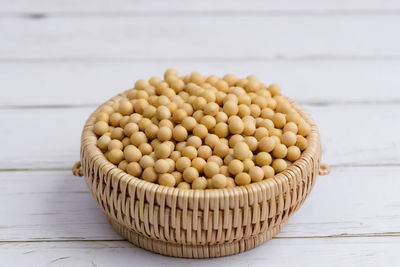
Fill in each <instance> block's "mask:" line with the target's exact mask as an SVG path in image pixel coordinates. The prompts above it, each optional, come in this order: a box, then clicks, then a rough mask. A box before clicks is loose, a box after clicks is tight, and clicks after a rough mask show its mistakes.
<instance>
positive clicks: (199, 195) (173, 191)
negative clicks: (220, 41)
mask: <svg viewBox="0 0 400 267" xmlns="http://www.w3.org/2000/svg"><path fill="white" fill-rule="evenodd" d="M130 90H131V89H129V90H127V91H125V92H123V93H121V94H118V95H116V96H114V97H112V98H111V99H109V100H108V101H106V102H105V103H103V104H102V105H100V106H99V107H98V108H97V109H96V110H95V111H94V112H93V113H92V114H91V115H90V116H89V118H88V119H87V121H86V123H85V126H84V128H83V132H82V145H81V152H82V151H83V150H85V152H88V153H87V155H88V157H90V158H92V159H94V158H96V160H95V161H93V162H94V164H96V163H97V164H98V165H99V169H102V170H104V171H106V172H107V173H110V174H111V175H112V177H113V178H116V179H117V182H120V181H121V180H124V182H127V183H128V184H131V183H135V185H136V188H137V189H143V190H144V191H145V192H149V190H150V191H153V192H154V191H155V192H158V193H159V192H162V194H165V195H166V196H171V197H172V196H176V197H178V198H180V197H185V198H187V197H189V198H195V199H203V198H210V197H211V198H224V197H229V195H232V194H234V195H236V194H242V195H250V194H254V193H257V192H264V193H265V190H266V189H271V187H276V186H279V185H280V184H282V179H288V177H298V176H299V175H297V174H298V173H301V171H302V170H303V169H304V167H303V166H304V165H311V163H310V161H313V159H312V156H313V155H315V154H317V153H319V151H320V142H319V140H320V136H319V131H318V127H317V125H316V124H315V122H314V121H313V119H312V118H311V116H310V115H309V113H308V112H307V111H306V110H305V109H304V108H303V107H301V105H299V104H298V103H296V102H295V101H293V100H291V99H290V98H288V97H286V96H284V97H285V98H286V99H287V100H288V101H289V102H290V104H291V105H292V106H293V108H294V109H295V110H296V111H297V112H299V113H300V115H301V116H302V118H303V119H304V120H305V121H306V122H307V123H309V124H310V126H311V133H310V134H309V136H308V137H307V140H308V147H307V148H306V150H304V151H303V152H302V153H301V157H300V158H299V159H298V160H296V161H295V162H294V163H293V164H292V165H290V167H289V168H287V169H285V170H284V171H282V172H280V173H278V174H276V175H275V176H274V177H272V178H268V179H264V180H262V181H260V182H256V183H251V184H249V185H245V186H235V187H233V188H223V189H205V190H203V189H202V190H200V189H180V188H176V187H167V186H163V185H159V184H155V183H151V182H147V181H145V180H142V179H140V178H138V177H134V176H132V175H130V174H128V173H127V172H125V171H123V170H121V169H119V168H118V167H117V166H115V165H114V164H112V163H111V162H110V161H108V160H107V159H106V158H105V156H104V154H103V152H102V151H101V150H100V149H99V148H98V147H97V136H96V135H95V133H94V132H93V125H94V123H95V120H96V115H97V113H98V112H100V109H101V108H102V107H103V106H105V105H110V104H113V103H114V102H116V101H119V100H120V99H121V98H123V97H124V96H126V94H127V93H128V92H129V91H130ZM82 154H83V153H81V155H82ZM316 165H317V166H318V165H319V162H318V163H316ZM272 191H273V190H267V192H272ZM284 191H286V190H285V189H284Z"/></svg>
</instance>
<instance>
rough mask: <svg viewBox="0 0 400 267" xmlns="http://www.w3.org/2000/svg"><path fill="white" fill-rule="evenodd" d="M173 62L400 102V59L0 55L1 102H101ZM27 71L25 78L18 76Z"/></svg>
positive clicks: (329, 99)
mask: <svg viewBox="0 0 400 267" xmlns="http://www.w3.org/2000/svg"><path fill="white" fill-rule="evenodd" d="M171 66H172V67H175V68H177V69H178V70H179V71H180V72H181V73H190V72H191V71H193V69H194V68H196V70H197V71H200V72H201V73H204V74H214V73H216V74H218V75H224V74H226V73H228V72H231V73H235V74H236V75H238V76H247V75H249V74H254V75H257V76H258V77H259V78H260V79H261V80H263V81H265V82H267V83H278V84H280V85H281V87H282V90H283V92H284V93H285V94H286V95H288V96H290V97H291V98H293V99H296V100H297V101H299V102H301V103H316V104H318V103H327V104H338V103H377V102H378V103H399V102H400V90H398V89H399V88H400V80H399V79H398V75H399V73H400V64H399V61H397V60H371V59H370V60H363V59H362V60H343V59H321V60H312V59H311V60H273V61H268V60H267V61H258V60H244V61H242V60H234V59H233V60H215V61H214V60H213V61H211V60H176V61H175V60H174V61H171V60H154V61H151V62H147V61H146V60H141V61H139V60H127V61H124V60H122V61H118V60H115V61H114V60H111V61H107V60H106V61H101V60H100V61H96V60H94V61H90V60H89V61H79V60H78V61H70V62H47V61H40V60H39V61H34V62H13V63H10V62H1V60H0V80H1V83H2V86H4V88H7V89H8V90H4V91H2V92H1V93H0V95H1V97H0V105H2V106H13V107H14V106H32V105H88V104H91V105H95V104H99V103H102V102H104V101H105V100H106V99H108V98H110V97H111V96H113V95H116V94H118V93H119V92H121V91H122V90H124V89H128V88H131V87H132V86H133V84H134V81H136V80H137V79H142V78H145V77H146V78H150V77H151V76H153V75H157V76H159V77H160V76H162V75H163V72H164V71H165V70H166V69H167V68H169V67H171ZM21 75H23V76H24V79H16V78H15V77H19V76H21ZM61 81H62V82H61ZM33 88H34V89H35V90H33ZM21 91H22V93H23V94H24V95H25V96H26V97H21ZM44 95H45V96H46V97H43V96H44Z"/></svg>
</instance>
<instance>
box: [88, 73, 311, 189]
mask: <svg viewBox="0 0 400 267" xmlns="http://www.w3.org/2000/svg"><path fill="white" fill-rule="evenodd" d="M93 131H94V133H95V134H96V135H97V136H98V141H97V146H98V148H99V149H100V150H101V151H102V152H103V153H104V155H105V157H106V158H107V159H108V160H109V161H110V162H112V163H113V164H115V165H117V166H118V168H120V169H121V170H123V171H126V172H127V173H129V174H131V175H132V176H135V177H138V178H140V179H143V180H146V181H148V182H152V183H158V184H160V185H164V186H169V187H178V188H182V189H218V188H229V187H234V186H240V185H247V184H250V183H252V182H259V181H261V180H263V179H268V178H271V177H273V176H274V175H275V174H276V173H279V172H281V171H283V170H285V169H286V168H288V167H289V166H290V165H291V164H292V163H293V162H294V161H296V160H297V159H298V158H299V157H300V156H301V153H302V151H303V150H305V149H306V148H307V145H308V141H307V136H308V135H309V133H310V131H311V127H310V125H309V124H308V123H307V122H306V121H305V120H304V119H303V118H302V117H301V116H300V115H299V113H298V112H297V111H296V110H295V109H294V108H293V107H292V106H291V104H290V103H289V102H288V101H287V99H286V98H284V97H282V96H281V94H280V87H279V86H278V85H276V84H271V85H269V86H267V85H265V84H264V83H261V82H260V81H259V80H258V78H257V77H256V76H254V75H251V76H248V77H247V78H237V77H235V76H234V75H232V74H228V75H225V76H224V77H223V78H222V79H221V78H218V77H217V76H216V75H211V76H208V77H204V76H203V75H201V74H200V73H198V72H193V73H191V74H188V75H186V76H179V75H178V73H177V71H176V70H174V69H168V70H167V71H166V72H165V74H164V80H162V79H160V78H158V77H152V78H151V79H149V80H148V81H147V80H138V81H137V82H136V83H135V87H134V89H131V90H130V91H128V93H127V94H125V96H124V97H123V98H122V99H121V100H120V101H119V102H115V103H113V104H112V105H105V106H103V107H102V108H101V110H100V112H99V113H98V114H97V117H96V123H95V125H94V127H93Z"/></svg>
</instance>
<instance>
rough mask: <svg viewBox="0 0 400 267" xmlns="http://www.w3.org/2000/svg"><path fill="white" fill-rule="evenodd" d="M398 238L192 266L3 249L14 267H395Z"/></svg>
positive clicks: (115, 253)
mask: <svg viewBox="0 0 400 267" xmlns="http://www.w3.org/2000/svg"><path fill="white" fill-rule="evenodd" d="M399 247H400V239H399V238H398V237H386V238H382V237H376V238H372V237H363V238H307V239H273V240H271V241H269V243H268V244H265V245H262V246H259V247H256V248H254V249H252V250H250V251H247V252H244V253H243V254H239V255H234V256H229V257H223V258H216V259H201V260H188V259H179V258H167V257H164V256H161V255H156V254H153V253H150V252H148V251H144V250H142V249H140V248H137V247H134V246H133V245H131V244H129V243H127V242H123V241H113V242H110V241H100V242H86V241H84V242H39V243H31V242H29V243H20V242H17V243H6V244H4V243H0V248H1V249H0V258H1V259H2V260H3V261H4V262H12V263H13V264H14V266H121V267H125V266H145V267H147V266H189V265H190V266H210V265H212V266H218V267H220V266H240V267H243V266H283V267H286V266H298V267H309V266H360V267H361V266H363V267H364V266H395V265H393V263H394V262H396V261H395V260H396V259H398V252H399V250H398V248H399Z"/></svg>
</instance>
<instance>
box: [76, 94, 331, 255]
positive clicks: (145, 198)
mask: <svg viewBox="0 0 400 267" xmlns="http://www.w3.org/2000/svg"><path fill="white" fill-rule="evenodd" d="M119 99H121V95H118V96H116V97H114V98H112V99H111V100H110V101H108V102H107V103H106V104H112V103H113V102H115V101H118V100H119ZM289 101H290V102H291V103H292V104H293V106H294V108H295V109H296V110H297V111H298V112H299V113H300V114H301V115H302V116H303V117H304V119H305V120H306V121H307V122H308V123H309V124H310V125H311V128H312V131H311V134H310V135H309V146H308V148H307V149H306V150H305V151H304V152H303V154H302V156H301V158H300V159H298V160H297V161H296V162H295V163H294V164H293V165H291V166H290V167H289V168H288V169H287V170H285V171H283V172H281V173H279V174H277V175H275V177H274V178H270V179H267V180H263V181H261V182H258V183H252V184H250V185H247V186H238V187H234V188H229V189H210V190H186V189H177V188H170V187H165V186H161V185H158V184H153V183H149V182H147V181H144V180H141V179H138V178H136V177H133V176H131V175H129V174H127V173H126V172H124V171H122V170H120V169H118V168H117V167H116V166H115V165H113V164H112V163H110V162H109V161H108V160H107V159H106V158H105V157H104V155H103V153H102V152H101V151H100V150H99V149H98V148H97V146H96V141H97V137H96V136H95V134H94V133H93V125H94V123H95V119H96V114H97V113H98V112H99V109H100V108H99V109H97V110H96V111H95V112H94V113H93V114H92V115H91V116H90V118H89V119H88V120H87V122H86V125H85V127H84V129H83V133H82V144H81V164H80V163H78V164H77V165H76V166H74V169H73V170H74V174H75V175H84V176H85V179H86V183H87V185H88V187H89V189H90V191H91V193H92V195H93V197H94V198H95V199H96V201H97V203H98V204H99V205H100V207H101V208H102V209H103V211H104V212H105V214H106V216H107V218H108V220H109V222H110V223H111V225H112V226H113V227H114V229H115V230H116V231H117V232H118V233H119V234H121V235H122V236H123V237H125V238H126V239H128V240H129V241H130V242H132V243H133V244H135V245H136V246H139V247H141V248H144V249H147V250H150V251H153V252H156V253H160V254H164V255H168V256H174V257H185V258H211V257H221V256H227V255H232V254H236V253H240V252H243V251H246V250H249V249H251V248H254V247H256V246H258V245H260V244H262V243H264V242H265V241H267V240H269V239H271V238H272V237H273V236H274V235H276V234H277V233H278V232H279V231H280V230H281V229H282V227H283V226H284V225H285V224H286V222H287V221H288V219H289V217H290V216H291V215H292V214H293V212H294V211H296V210H297V209H298V208H299V207H300V206H301V204H302V203H303V202H304V200H305V199H306V197H307V195H308V194H309V193H310V191H311V188H312V187H313V185H314V183H315V179H316V177H317V174H327V172H329V170H328V169H327V168H326V167H325V168H324V169H322V168H321V170H320V158H321V147H320V138H319V132H318V129H317V126H316V125H315V123H314V122H313V121H312V119H311V117H310V116H309V115H308V113H307V112H306V111H305V110H304V109H303V108H301V107H300V106H299V105H298V104H296V103H295V102H293V101H291V100H289Z"/></svg>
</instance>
